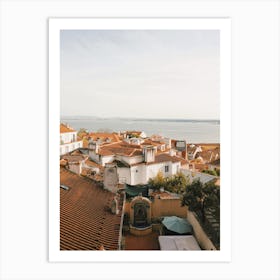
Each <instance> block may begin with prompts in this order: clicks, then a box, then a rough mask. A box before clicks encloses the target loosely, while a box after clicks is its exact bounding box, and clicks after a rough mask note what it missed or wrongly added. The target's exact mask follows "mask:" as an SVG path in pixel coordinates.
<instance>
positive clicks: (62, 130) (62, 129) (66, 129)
mask: <svg viewBox="0 0 280 280" xmlns="http://www.w3.org/2000/svg"><path fill="white" fill-rule="evenodd" d="M68 132H76V130H75V129H74V128H72V127H70V126H69V125H67V124H64V123H61V124H60V133H68Z"/></svg>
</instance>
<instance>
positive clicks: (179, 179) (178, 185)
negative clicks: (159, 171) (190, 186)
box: [165, 172, 189, 194]
mask: <svg viewBox="0 0 280 280" xmlns="http://www.w3.org/2000/svg"><path fill="white" fill-rule="evenodd" d="M188 182H189V181H188V179H187V178H186V176H185V175H184V174H183V173H182V172H179V173H177V174H174V175H173V176H172V177H170V178H168V179H167V180H166V187H165V188H166V190H168V191H170V192H174V193H178V194H182V193H183V192H184V191H185V188H186V185H187V183H188Z"/></svg>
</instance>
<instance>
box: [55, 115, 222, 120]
mask: <svg viewBox="0 0 280 280" xmlns="http://www.w3.org/2000/svg"><path fill="white" fill-rule="evenodd" d="M64 118H66V119H67V118H84V119H86V118H89V119H134V120H137V119H138V120H194V121H197V120H199V121H220V119H219V118H184V117H118V116H112V117H99V116H89V115H61V116H60V119H64Z"/></svg>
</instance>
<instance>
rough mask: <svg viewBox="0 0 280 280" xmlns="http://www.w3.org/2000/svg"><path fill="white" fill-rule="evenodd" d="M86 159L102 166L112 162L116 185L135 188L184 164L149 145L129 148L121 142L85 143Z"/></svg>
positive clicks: (170, 174)
mask: <svg viewBox="0 0 280 280" xmlns="http://www.w3.org/2000/svg"><path fill="white" fill-rule="evenodd" d="M89 157H90V158H91V160H93V161H95V162H97V163H98V164H100V165H102V166H105V165H106V164H108V163H116V165H117V174H118V181H119V183H127V184H129V185H139V184H146V183H148V181H149V179H150V178H154V177H155V176H156V175H157V174H158V173H159V172H161V173H162V174H163V175H164V176H165V177H169V176H172V175H174V174H176V173H177V172H179V171H180V169H181V164H182V163H185V162H186V161H185V160H184V159H182V158H179V157H177V156H172V155H170V154H169V152H166V153H164V152H159V151H158V149H157V147H156V146H153V145H132V144H129V143H127V142H125V141H122V142H118V143H112V144H104V145H100V144H99V143H98V142H94V141H90V142H89Z"/></svg>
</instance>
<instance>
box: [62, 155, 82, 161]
mask: <svg viewBox="0 0 280 280" xmlns="http://www.w3.org/2000/svg"><path fill="white" fill-rule="evenodd" d="M86 158H87V156H84V155H64V156H62V157H61V159H64V160H66V161H68V162H80V161H83V160H85V159H86Z"/></svg>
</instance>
